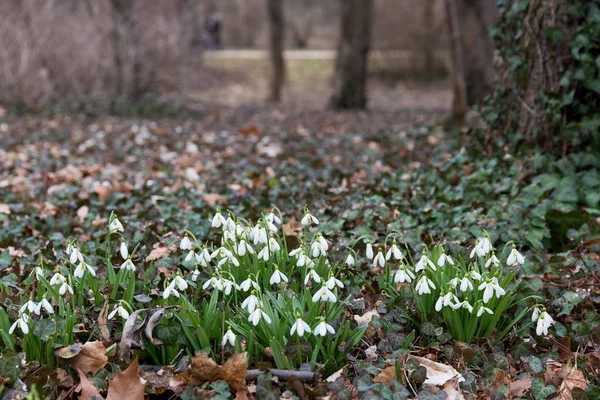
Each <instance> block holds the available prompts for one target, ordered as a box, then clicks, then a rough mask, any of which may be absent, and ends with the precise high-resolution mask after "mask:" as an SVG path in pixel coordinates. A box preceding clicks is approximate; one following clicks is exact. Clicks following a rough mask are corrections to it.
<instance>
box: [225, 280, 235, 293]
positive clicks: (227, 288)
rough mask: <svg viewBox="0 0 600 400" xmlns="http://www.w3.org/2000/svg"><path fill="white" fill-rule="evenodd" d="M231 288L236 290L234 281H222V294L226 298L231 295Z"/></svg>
mask: <svg viewBox="0 0 600 400" xmlns="http://www.w3.org/2000/svg"><path fill="white" fill-rule="evenodd" d="M233 288H238V286H237V285H236V284H235V281H233V280H229V279H223V293H225V295H226V296H229V295H230V294H231V291H232V290H233Z"/></svg>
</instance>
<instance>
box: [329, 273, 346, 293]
mask: <svg viewBox="0 0 600 400" xmlns="http://www.w3.org/2000/svg"><path fill="white" fill-rule="evenodd" d="M325 285H326V286H327V289H329V290H333V288H334V287H336V286H337V287H339V288H340V289H343V288H344V284H343V283H342V281H340V280H339V279H336V277H335V276H333V275H331V276H330V277H329V279H327V282H326V283H325Z"/></svg>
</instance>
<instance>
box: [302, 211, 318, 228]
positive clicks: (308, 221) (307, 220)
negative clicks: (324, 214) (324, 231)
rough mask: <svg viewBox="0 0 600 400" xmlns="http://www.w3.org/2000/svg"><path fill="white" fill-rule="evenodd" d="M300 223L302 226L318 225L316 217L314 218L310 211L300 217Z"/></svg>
mask: <svg viewBox="0 0 600 400" xmlns="http://www.w3.org/2000/svg"><path fill="white" fill-rule="evenodd" d="M300 223H301V224H302V226H310V225H313V224H314V225H319V220H318V219H317V218H315V216H314V215H312V214H311V213H309V212H308V211H307V212H306V213H305V214H304V217H302V220H301V221H300Z"/></svg>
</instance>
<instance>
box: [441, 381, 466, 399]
mask: <svg viewBox="0 0 600 400" xmlns="http://www.w3.org/2000/svg"><path fill="white" fill-rule="evenodd" d="M458 379H459V377H458V376H457V377H455V378H453V379H450V380H448V381H447V382H446V383H444V384H443V385H442V391H443V392H445V393H446V396H447V397H446V399H447V400H464V398H465V397H464V396H463V394H462V391H461V390H460V386H459V385H458Z"/></svg>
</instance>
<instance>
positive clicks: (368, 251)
mask: <svg viewBox="0 0 600 400" xmlns="http://www.w3.org/2000/svg"><path fill="white" fill-rule="evenodd" d="M365 254H366V256H367V258H368V259H369V260H372V259H373V256H374V254H373V245H372V244H371V243H367V249H366V251H365Z"/></svg>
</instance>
